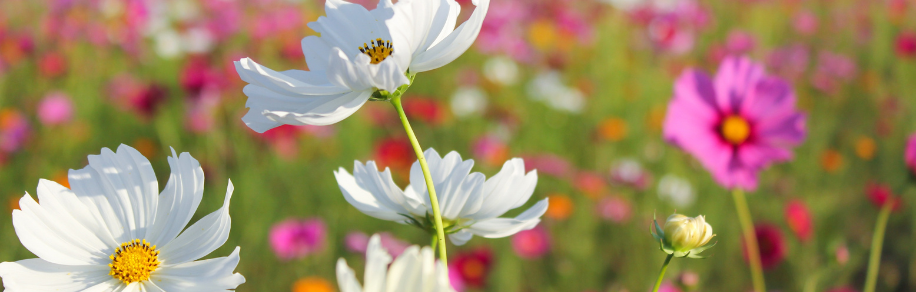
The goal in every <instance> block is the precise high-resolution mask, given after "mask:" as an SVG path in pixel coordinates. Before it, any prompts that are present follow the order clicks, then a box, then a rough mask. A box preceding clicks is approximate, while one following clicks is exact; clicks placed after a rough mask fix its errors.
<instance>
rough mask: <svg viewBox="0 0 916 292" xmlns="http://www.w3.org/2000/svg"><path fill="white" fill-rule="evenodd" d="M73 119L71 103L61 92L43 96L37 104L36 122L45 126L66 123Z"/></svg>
mask: <svg viewBox="0 0 916 292" xmlns="http://www.w3.org/2000/svg"><path fill="white" fill-rule="evenodd" d="M72 118H73V102H72V101H70V97H69V96H67V94H65V93H63V92H54V93H51V94H48V95H47V96H45V98H44V99H42V100H41V102H40V103H39V104H38V120H39V121H41V123H42V124H44V125H46V126H52V125H59V124H63V123H67V122H69V121H70V119H72Z"/></svg>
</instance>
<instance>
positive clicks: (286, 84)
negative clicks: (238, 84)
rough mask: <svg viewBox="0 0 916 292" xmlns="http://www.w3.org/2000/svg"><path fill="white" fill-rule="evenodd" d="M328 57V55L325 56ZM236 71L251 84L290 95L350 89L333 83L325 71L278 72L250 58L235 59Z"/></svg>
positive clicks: (333, 92)
mask: <svg viewBox="0 0 916 292" xmlns="http://www.w3.org/2000/svg"><path fill="white" fill-rule="evenodd" d="M325 58H327V56H325ZM234 63H235V71H236V72H237V73H238V74H239V77H241V78H242V80H244V81H245V82H248V83H249V84H251V85H256V86H259V87H263V88H264V89H267V90H270V91H273V92H276V93H278V94H284V95H289V96H299V95H331V94H341V93H345V92H348V91H350V90H349V89H347V88H346V87H340V86H336V85H335V84H332V83H331V82H330V81H329V80H327V78H326V77H325V76H326V75H325V74H324V73H323V72H320V71H318V72H314V71H302V70H288V71H284V72H277V71H274V70H272V69H270V68H267V67H264V66H261V64H258V63H256V62H255V61H252V60H251V59H250V58H242V59H241V60H238V61H235V62H234Z"/></svg>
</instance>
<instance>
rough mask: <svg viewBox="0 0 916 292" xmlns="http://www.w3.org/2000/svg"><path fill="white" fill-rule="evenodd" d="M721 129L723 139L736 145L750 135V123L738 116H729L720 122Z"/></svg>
mask: <svg viewBox="0 0 916 292" xmlns="http://www.w3.org/2000/svg"><path fill="white" fill-rule="evenodd" d="M721 131H722V138H724V139H725V141H728V142H729V143H732V144H734V145H738V144H741V143H744V141H746V140H747V138H748V137H749V136H750V135H751V125H750V124H749V123H748V122H747V120H745V119H744V118H742V117H740V116H729V117H727V118H725V121H723V122H722V126H721Z"/></svg>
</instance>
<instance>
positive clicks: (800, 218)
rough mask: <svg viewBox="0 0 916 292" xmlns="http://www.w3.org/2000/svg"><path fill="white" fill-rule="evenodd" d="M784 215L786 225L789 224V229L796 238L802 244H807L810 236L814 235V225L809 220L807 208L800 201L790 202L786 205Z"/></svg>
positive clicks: (809, 213)
mask: <svg viewBox="0 0 916 292" xmlns="http://www.w3.org/2000/svg"><path fill="white" fill-rule="evenodd" d="M785 213H786V214H785V215H786V223H788V224H789V229H790V230H792V232H793V233H795V235H796V236H798V239H799V240H801V241H802V242H807V241H808V239H811V235H812V234H813V233H814V227H813V225H814V224H813V222H812V219H811V212H810V211H808V206H806V205H805V203H804V202H802V201H799V200H792V201H790V202H789V203H788V204H786V210H785Z"/></svg>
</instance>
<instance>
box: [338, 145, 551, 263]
mask: <svg viewBox="0 0 916 292" xmlns="http://www.w3.org/2000/svg"><path fill="white" fill-rule="evenodd" d="M423 155H424V156H425V157H426V160H427V162H428V164H429V171H430V173H431V175H432V178H433V183H434V185H435V188H436V195H437V198H438V199H439V207H440V210H441V212H442V221H443V225H444V227H445V232H446V233H449V239H451V241H452V243H454V244H456V245H462V244H464V243H465V242H467V241H468V240H470V239H471V237H473V236H474V235H478V236H483V237H486V238H499V237H506V236H510V235H513V234H515V233H517V232H519V231H522V230H528V229H531V228H534V226H536V225H537V224H538V222H540V221H541V219H540V217H541V215H543V214H544V212H546V211H547V199H544V200H541V201H540V202H538V203H537V204H535V205H534V206H533V207H531V208H530V209H528V210H526V211H525V212H522V213H521V214H519V215H518V216H517V217H515V218H497V217H499V216H501V215H503V214H504V213H506V211H509V210H511V209H515V208H518V207H521V206H522V205H524V204H525V203H526V202H528V199H529V198H530V197H531V194H532V193H534V187H535V185H536V184H537V180H538V177H537V171H531V172H529V173H527V174H525V163H524V162H523V161H522V159H521V158H513V159H511V160H509V161H506V163H505V164H503V168H502V170H500V171H499V173H497V174H496V175H494V176H493V177H491V178H490V179H486V178H485V177H484V175H483V174H481V173H479V172H474V173H471V167H473V166H474V160H473V159H469V160H464V161H462V160H461V155H459V154H458V152H454V151H452V152H451V153H449V154H448V155H446V156H445V158H442V157H440V156H439V153H437V152H436V150H433V149H432V148H430V149H429V150H426V152H425V153H423ZM354 175H355V176H354ZM334 176H335V177H337V184H338V186H340V190H341V191H342V192H343V195H344V198H345V199H346V200H347V202H349V203H350V204H351V205H353V206H354V207H356V209H359V210H360V211H361V212H363V213H365V214H366V215H369V216H372V217H375V218H379V219H383V220H390V221H396V222H399V223H404V224H414V225H417V226H419V227H420V228H424V229H426V230H430V231H432V230H434V229H433V224H432V220H433V219H432V207H431V206H430V203H429V193H428V192H427V190H426V181H425V180H424V178H423V172H422V171H421V169H420V164H419V163H418V162H414V164H413V166H411V168H410V185H408V186H407V188H406V189H404V190H401V189H400V188H398V186H397V185H395V183H394V181H393V180H392V179H391V171H390V170H389V169H388V168H385V171H382V172H380V171H378V168H377V167H376V165H375V161H369V162H368V163H366V164H365V165H363V164H362V163H360V162H359V161H356V162H354V166H353V175H350V173H348V172H347V170H345V169H344V168H343V167H341V168H340V169H339V170H338V171H335V172H334Z"/></svg>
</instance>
